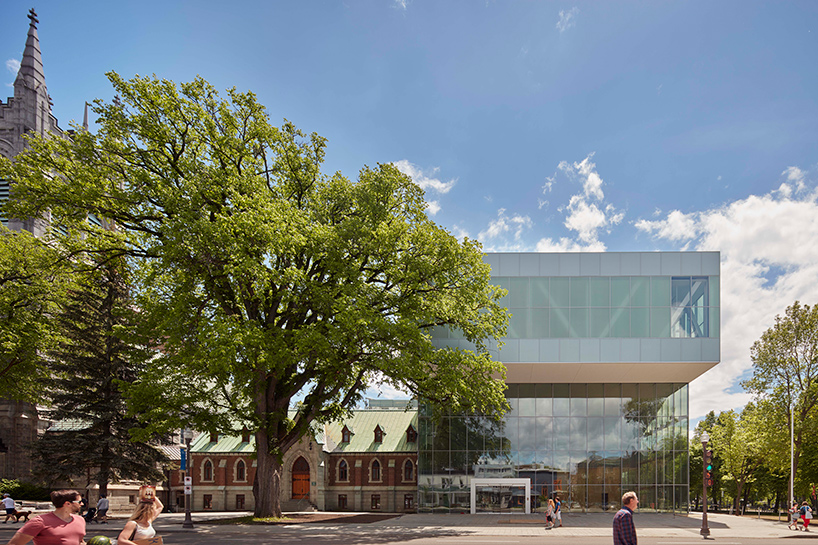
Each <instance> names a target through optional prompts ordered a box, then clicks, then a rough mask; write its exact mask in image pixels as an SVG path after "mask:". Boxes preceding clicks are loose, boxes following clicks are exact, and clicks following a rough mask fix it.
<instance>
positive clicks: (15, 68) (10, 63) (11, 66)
mask: <svg viewBox="0 0 818 545" xmlns="http://www.w3.org/2000/svg"><path fill="white" fill-rule="evenodd" d="M6 69H7V70H8V71H9V72H11V73H12V74H14V75H17V72H19V71H20V61H18V60H17V59H9V60H7V61H6Z"/></svg>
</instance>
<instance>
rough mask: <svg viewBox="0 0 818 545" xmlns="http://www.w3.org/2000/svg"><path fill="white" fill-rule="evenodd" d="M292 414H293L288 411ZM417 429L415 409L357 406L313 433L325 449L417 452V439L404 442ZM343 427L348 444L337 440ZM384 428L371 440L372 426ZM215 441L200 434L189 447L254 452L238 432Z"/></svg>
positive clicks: (252, 439) (213, 451) (201, 450)
mask: <svg viewBox="0 0 818 545" xmlns="http://www.w3.org/2000/svg"><path fill="white" fill-rule="evenodd" d="M291 416H295V414H294V413H293V414H291ZM410 424H411V425H412V427H413V428H414V429H415V431H417V429H418V413H417V410H411V411H409V412H407V411H404V410H401V409H360V410H357V411H355V413H354V414H353V415H352V417H351V418H346V419H344V420H339V421H338V422H333V423H331V424H327V425H325V426H323V430H322V431H319V432H318V433H316V434H315V435H314V441H315V442H316V443H317V444H318V445H323V450H325V451H328V452H333V453H335V452H417V449H418V447H417V442H414V443H409V442H407V441H406V430H407V428H409V425H410ZM344 426H347V427H348V428H349V429H350V430H351V431H352V432H353V435H352V437H351V438H350V439H351V440H350V442H349V443H342V442H341V430H342V429H343V428H344ZM376 426H380V427H381V429H382V430H383V431H384V434H383V442H381V443H376V442H375V427H376ZM218 438H219V440H218V441H216V442H211V441H210V434H209V433H202V434H201V435H199V437H197V438H196V439H195V440H194V441H193V443H192V444H191V446H190V450H191V451H192V452H194V453H196V454H208V453H211V454H227V453H230V454H252V453H254V452H255V451H256V439H255V437H254V436H252V435H251V436H250V441H249V442H247V443H243V442H242V441H241V434H240V433H238V434H236V435H227V434H223V433H220V434H219V436H218Z"/></svg>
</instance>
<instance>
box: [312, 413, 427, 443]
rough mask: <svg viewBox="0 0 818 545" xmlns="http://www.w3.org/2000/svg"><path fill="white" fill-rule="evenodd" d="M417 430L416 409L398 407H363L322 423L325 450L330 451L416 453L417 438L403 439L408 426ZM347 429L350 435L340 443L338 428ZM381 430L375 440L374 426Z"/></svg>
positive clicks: (339, 429) (339, 430)
mask: <svg viewBox="0 0 818 545" xmlns="http://www.w3.org/2000/svg"><path fill="white" fill-rule="evenodd" d="M410 424H411V425H412V427H413V428H414V429H415V431H417V429H418V413H417V411H415V410H413V411H409V412H407V411H403V410H400V409H367V410H363V411H356V412H355V414H354V415H353V416H352V418H349V419H346V420H342V421H340V422H333V423H332V424H328V425H327V426H326V436H327V449H328V450H329V451H330V452H417V450H418V445H417V440H416V441H415V442H413V443H409V442H408V441H407V440H406V429H407V428H408V427H409V425H410ZM344 426H347V428H349V429H350V430H351V431H352V433H353V435H352V437H351V438H350V441H349V443H341V439H342V437H341V430H343V429H344ZM376 426H380V427H381V429H382V430H383V431H384V436H383V442H382V443H376V442H375V427H376Z"/></svg>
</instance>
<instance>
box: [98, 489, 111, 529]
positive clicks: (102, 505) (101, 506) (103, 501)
mask: <svg viewBox="0 0 818 545" xmlns="http://www.w3.org/2000/svg"><path fill="white" fill-rule="evenodd" d="M109 506H110V501H109V500H108V494H101V495H100V497H99V500H98V501H97V521H99V522H100V523H102V524H108V507H109Z"/></svg>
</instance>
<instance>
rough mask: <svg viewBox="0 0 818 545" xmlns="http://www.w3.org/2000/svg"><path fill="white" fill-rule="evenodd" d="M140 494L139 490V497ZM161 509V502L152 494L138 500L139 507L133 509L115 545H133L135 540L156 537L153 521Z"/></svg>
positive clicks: (162, 506)
mask: <svg viewBox="0 0 818 545" xmlns="http://www.w3.org/2000/svg"><path fill="white" fill-rule="evenodd" d="M142 488H143V489H144V488H146V487H142ZM141 492H142V489H140V496H142V493H141ZM163 508H164V505H162V502H161V501H159V498H157V497H155V496H154V495H153V494H150V495H149V496H146V497H143V498H142V499H141V500H139V505H137V506H136V509H134V512H133V514H132V515H131V518H129V519H128V522H127V523H126V524H125V527H124V528H123V529H122V532H120V534H119V537H118V538H117V540H116V542H117V545H134V541H135V540H142V539H151V538H153V537H156V530H155V529H154V528H153V521H154V520H156V517H158V516H159V513H161V512H162V509H163Z"/></svg>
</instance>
